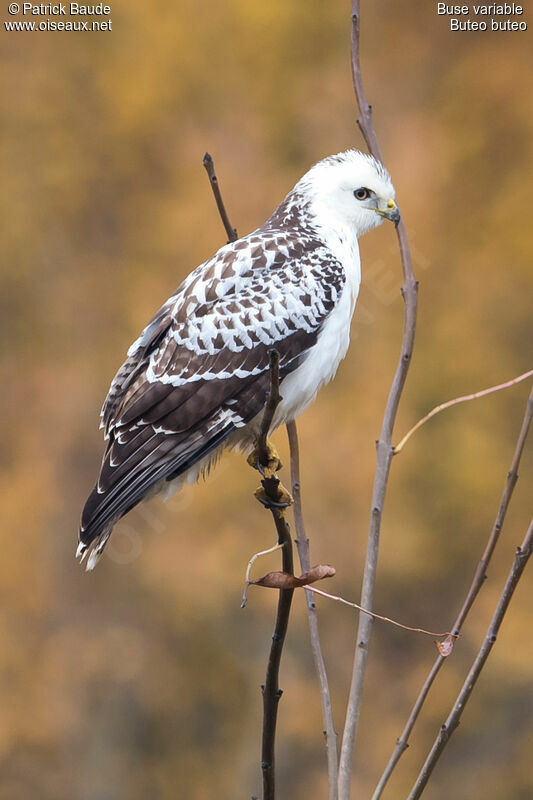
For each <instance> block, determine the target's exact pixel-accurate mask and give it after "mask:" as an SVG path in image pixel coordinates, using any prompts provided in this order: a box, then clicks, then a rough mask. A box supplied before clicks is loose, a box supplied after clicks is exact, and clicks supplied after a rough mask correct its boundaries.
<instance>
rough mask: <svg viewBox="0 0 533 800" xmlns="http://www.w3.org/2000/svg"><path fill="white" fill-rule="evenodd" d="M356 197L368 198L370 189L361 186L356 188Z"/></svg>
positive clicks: (359, 198)
mask: <svg viewBox="0 0 533 800" xmlns="http://www.w3.org/2000/svg"><path fill="white" fill-rule="evenodd" d="M354 197H355V198H356V199H357V200H368V198H369V197H370V192H369V190H368V189H365V188H364V187H361V188H360V189H356V190H355V192H354Z"/></svg>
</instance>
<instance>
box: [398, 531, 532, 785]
mask: <svg viewBox="0 0 533 800" xmlns="http://www.w3.org/2000/svg"><path fill="white" fill-rule="evenodd" d="M532 547H533V520H532V521H531V523H530V525H529V529H528V531H527V533H526V536H525V539H524V541H523V542H522V544H521V545H520V547H517V548H516V554H515V558H514V563H513V566H512V567H511V571H510V572H509V577H508V578H507V581H506V583H505V586H504V589H503V591H502V593H501V595H500V599H499V602H498V606H497V608H496V611H495V613H494V616H493V617H492V621H491V623H490V625H489V629H488V631H487V635H486V636H485V639H484V641H483V644H482V645H481V647H480V649H479V652H478V654H477V656H476V658H475V660H474V663H473V664H472V667H471V668H470V671H469V673H468V676H467V677H466V680H465V682H464V683H463V686H462V688H461V691H460V692H459V694H458V696H457V699H456V701H455V703H454V704H453V707H452V710H451V712H450V714H449V716H448V718H447V720H446V722H445V723H444V724H443V725H442V727H441V729H440V731H439V734H438V736H437V738H436V739H435V742H434V744H433V747H432V748H431V752H430V753H429V755H428V757H427V759H426V762H425V764H424V766H423V767H422V769H421V771H420V774H419V775H418V778H417V780H416V783H415V785H414V786H413V789H412V790H411V793H410V794H409V797H408V800H418V798H419V797H421V795H422V792H423V791H424V789H425V787H426V785H427V782H428V780H429V779H430V777H431V774H432V772H433V770H434V769H435V765H436V764H437V761H438V760H439V758H440V757H441V755H442V753H443V751H444V748H445V747H446V745H447V744H448V742H449V740H450V738H451V736H452V734H453V733H454V732H455V730H456V729H457V726H458V725H459V721H460V719H461V716H462V714H463V711H464V709H465V706H466V704H467V703H468V701H469V699H470V695H471V694H472V692H473V690H474V686H475V685H476V683H477V680H478V678H479V676H480V675H481V671H482V669H483V667H484V665H485V661H486V660H487V658H488V657H489V654H490V651H491V650H492V648H493V646H494V644H495V642H496V639H497V636H498V631H499V630H500V626H501V624H502V622H503V618H504V616H505V613H506V611H507V609H508V607H509V603H510V602H511V598H512V596H513V594H514V591H515V589H516V587H517V585H518V581H519V580H520V578H521V576H522V573H523V572H524V569H525V567H526V564H527V562H528V560H529V557H530V555H531V549H532Z"/></svg>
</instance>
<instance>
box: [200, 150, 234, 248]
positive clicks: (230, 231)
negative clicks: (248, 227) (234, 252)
mask: <svg viewBox="0 0 533 800" xmlns="http://www.w3.org/2000/svg"><path fill="white" fill-rule="evenodd" d="M203 164H204V167H205V171H206V172H207V174H208V175H209V182H210V184H211V189H212V190H213V194H214V196H215V201H216V204H217V208H218V213H219V214H220V219H221V220H222V224H223V225H224V230H225V231H226V235H227V237H228V242H234V241H235V240H236V239H238V238H239V236H238V234H237V228H234V227H233V226H232V224H231V222H230V221H229V217H228V212H227V211H226V207H225V205H224V201H223V200H222V195H221V193H220V186H219V185H218V178H217V176H216V172H215V162H214V161H213V159H212V158H211V156H210V155H209V153H206V154H205V156H204V160H203Z"/></svg>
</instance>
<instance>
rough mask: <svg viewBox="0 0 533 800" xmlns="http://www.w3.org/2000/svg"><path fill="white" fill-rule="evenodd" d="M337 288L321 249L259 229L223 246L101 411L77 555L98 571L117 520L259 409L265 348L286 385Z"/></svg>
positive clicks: (126, 368)
mask: <svg viewBox="0 0 533 800" xmlns="http://www.w3.org/2000/svg"><path fill="white" fill-rule="evenodd" d="M343 285H344V272H343V270H342V267H341V265H340V264H339V263H338V262H337V261H336V260H335V259H334V258H333V257H332V254H331V252H330V251H328V250H326V249H325V248H324V247H323V246H322V245H321V244H320V242H318V241H316V240H315V239H313V238H312V237H310V236H307V237H306V236H305V235H304V234H303V233H302V232H300V235H299V236H298V237H297V238H296V237H294V238H291V237H290V236H289V235H288V234H285V235H284V234H281V233H278V232H273V231H261V229H260V230H259V231H257V232H255V233H254V234H251V235H250V236H248V237H245V238H244V239H241V240H238V241H237V242H234V243H232V244H229V245H227V246H225V247H223V248H222V249H221V250H219V251H218V253H217V254H216V255H215V256H214V257H213V258H212V259H211V260H210V261H207V262H206V263H205V264H203V265H201V266H200V267H198V268H197V269H196V270H195V271H194V272H192V273H191V275H190V276H189V277H188V278H187V279H186V281H185V282H184V283H183V284H182V286H181V287H180V288H179V289H178V291H177V292H176V294H175V295H173V297H171V298H170V299H169V300H168V301H167V302H166V303H165V305H164V306H162V308H161V309H160V310H159V311H158V313H157V314H156V315H155V316H154V318H153V319H152V321H151V322H150V323H149V325H148V326H147V327H146V328H145V330H144V331H143V333H142V334H141V336H140V337H139V339H138V340H137V341H136V342H135V343H134V344H133V345H132V347H131V348H130V350H129V352H128V358H127V360H126V361H125V363H124V364H123V366H122V367H121V368H120V370H119V372H118V373H117V375H116V377H115V379H114V381H113V383H112V385H111V388H110V391H109V395H108V397H107V399H106V402H105V404H104V407H103V410H102V426H103V427H104V429H105V433H106V438H107V440H108V443H107V448H106V451H105V454H104V458H103V462H102V466H101V470H100V475H99V479H98V482H97V484H96V486H95V488H94V490H93V492H92V494H91V495H90V497H89V499H88V500H87V503H86V505H85V508H84V511H83V514H82V520H81V527H80V548H79V551H78V552H79V553H80V554H83V553H85V552H86V550H87V549H88V548H89V547H90V546H91V545H92V546H93V548H94V550H93V553H92V554H91V558H92V559H93V561H94V562H95V561H96V559H97V557H98V555H99V554H100V553H101V551H102V550H103V547H104V545H105V543H106V541H107V539H108V537H109V535H110V533H111V530H112V528H113V525H114V524H115V523H116V522H117V520H118V519H119V518H120V517H121V516H123V515H124V514H125V513H127V512H128V511H129V510H130V509H132V508H133V507H134V506H135V505H136V504H137V503H138V502H139V501H140V500H142V499H143V497H145V496H146V494H147V493H148V492H149V491H150V490H151V489H152V488H153V487H154V486H156V485H157V484H159V483H160V482H161V481H165V480H166V481H170V480H172V479H174V478H176V477H178V476H179V475H181V474H183V473H185V472H187V471H188V470H190V469H192V468H193V467H194V466H195V465H196V464H198V463H201V462H202V461H203V460H204V459H206V458H208V457H209V455H210V454H212V453H213V452H214V450H216V448H218V446H219V445H220V444H222V443H223V442H224V440H225V439H227V438H228V437H229V436H230V435H231V434H232V433H234V432H235V431H237V430H238V429H239V428H242V427H243V426H245V425H246V424H247V423H248V422H250V421H251V420H252V419H253V418H254V417H255V416H256V415H257V414H258V413H259V412H260V411H261V408H262V407H263V405H264V402H265V398H266V394H267V391H268V386H269V351H270V350H271V348H272V347H275V348H276V349H277V350H278V352H279V354H280V375H281V378H282V379H283V377H285V376H286V375H287V374H289V373H290V372H291V371H293V370H294V369H295V368H296V367H297V366H298V365H299V364H300V363H301V362H302V359H304V358H305V357H306V354H307V353H308V352H309V350H310V348H311V347H312V346H313V345H314V344H315V342H316V339H317V336H318V333H319V332H320V329H321V326H322V324H323V323H324V321H325V319H326V317H327V316H328V314H329V313H330V311H331V310H332V309H333V307H334V306H335V304H336V301H337V299H338V297H339V295H340V293H341V291H342V288H343Z"/></svg>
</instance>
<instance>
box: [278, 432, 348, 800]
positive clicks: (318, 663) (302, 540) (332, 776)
mask: <svg viewBox="0 0 533 800" xmlns="http://www.w3.org/2000/svg"><path fill="white" fill-rule="evenodd" d="M287 436H288V438H289V449H290V457H291V491H292V496H293V498H294V526H295V528H296V547H297V550H298V557H299V560H300V566H301V568H302V572H307V571H308V570H309V568H310V565H311V561H310V557H309V539H308V538H307V536H306V532H305V526H304V519H303V510H302V494H301V484H300V448H299V444H298V431H297V429H296V423H295V422H294V421H293V422H289V423H287ZM306 600H307V617H308V620H309V634H310V637H311V650H312V652H313V659H314V662H315V669H316V674H317V677H318V683H319V686H320V697H321V700H322V717H323V720H324V735H325V738H326V750H327V760H328V787H329V800H337V798H338V788H337V777H338V755H337V733H336V731H335V725H334V722H333V709H332V707H331V694H330V691H329V683H328V676H327V672H326V664H325V662H324V656H323V655H322V647H321V645H320V636H319V632H318V617H317V611H316V605H315V602H314V599H313V595H312V593H311V592H310V591H308V590H306Z"/></svg>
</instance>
